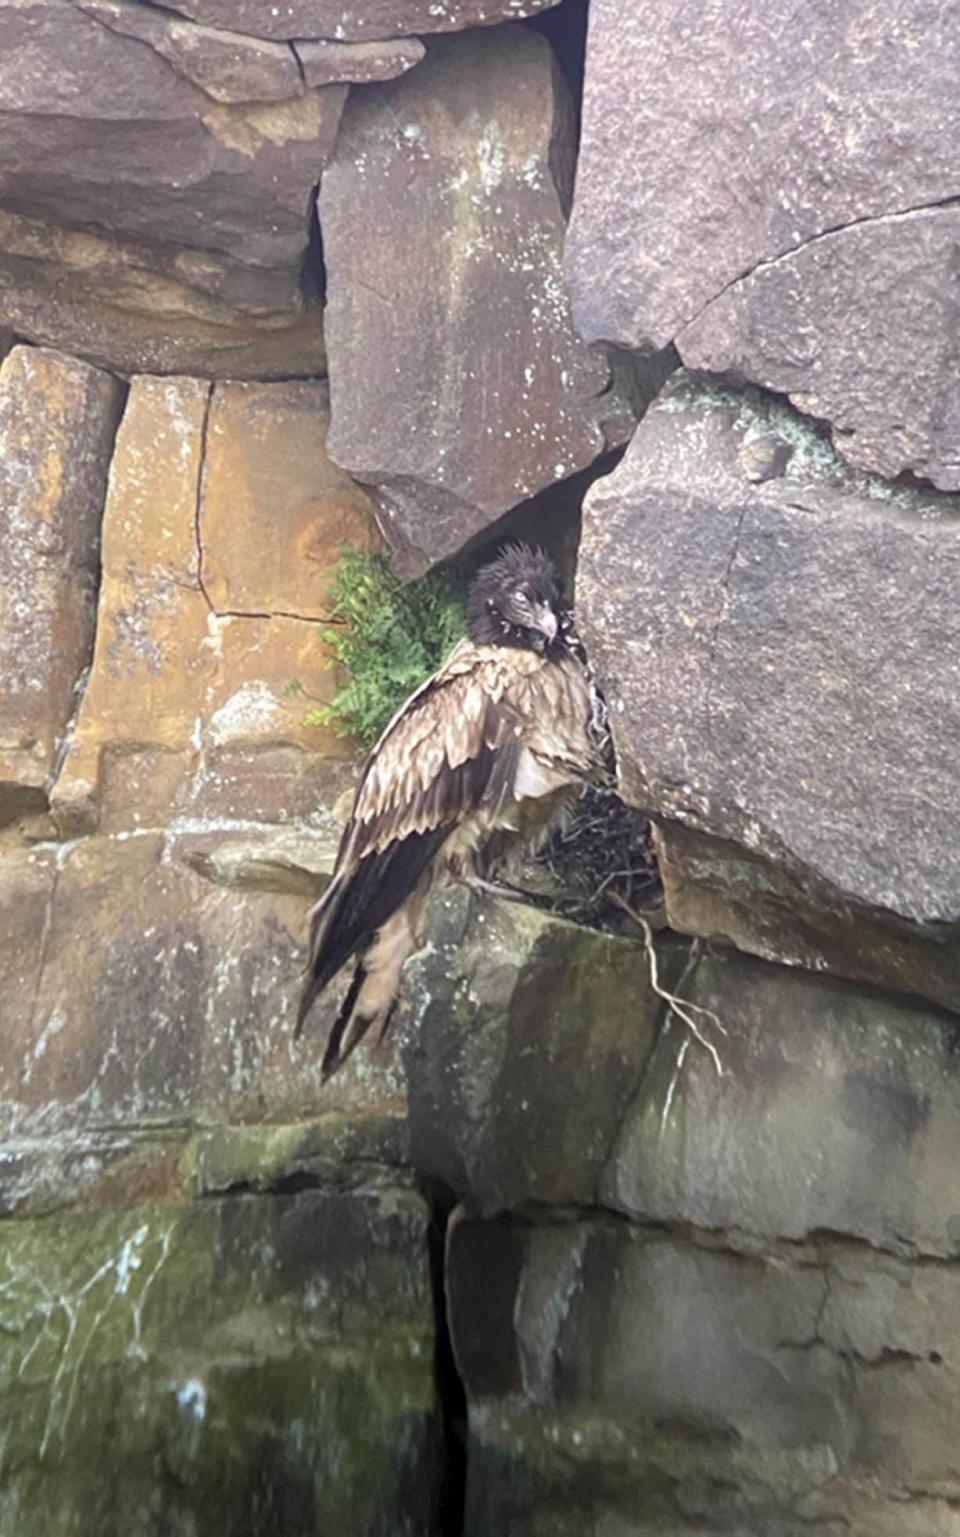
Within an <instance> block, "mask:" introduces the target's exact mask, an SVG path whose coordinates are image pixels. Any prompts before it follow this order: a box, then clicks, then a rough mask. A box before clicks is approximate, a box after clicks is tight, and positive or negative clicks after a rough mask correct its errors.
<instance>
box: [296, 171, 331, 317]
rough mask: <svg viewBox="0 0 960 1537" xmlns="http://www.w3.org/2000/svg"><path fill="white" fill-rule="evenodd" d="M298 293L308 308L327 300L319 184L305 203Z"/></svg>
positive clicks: (311, 190)
mask: <svg viewBox="0 0 960 1537" xmlns="http://www.w3.org/2000/svg"><path fill="white" fill-rule="evenodd" d="M300 292H301V294H302V296H303V302H304V304H306V305H307V306H308V307H309V308H313V307H316V306H321V305H323V304H324V303H325V302H326V298H327V265H326V262H325V260H324V255H323V232H322V230H321V228H320V183H319V182H317V183H316V185H315V186H314V187H312V188H311V189H310V197H309V200H308V203H307V245H306V250H305V251H304V253H303V260H302V262H301V263H300Z"/></svg>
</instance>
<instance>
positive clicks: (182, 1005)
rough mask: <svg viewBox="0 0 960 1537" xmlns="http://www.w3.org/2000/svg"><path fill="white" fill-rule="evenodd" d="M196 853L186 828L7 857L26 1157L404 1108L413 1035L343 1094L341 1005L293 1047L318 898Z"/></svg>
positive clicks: (7, 1075)
mask: <svg viewBox="0 0 960 1537" xmlns="http://www.w3.org/2000/svg"><path fill="white" fill-rule="evenodd" d="M227 836H228V837H229V829H227ZM181 854H182V850H181V848H180V846H179V843H178V838H177V835H176V833H173V834H171V835H170V836H169V837H164V836H163V835H162V834H143V835H141V836H130V835H124V834H118V835H117V836H115V837H107V836H98V837H95V838H83V839H79V840H77V841H76V842H74V843H70V844H65V845H56V846H53V847H51V846H49V845H48V846H42V845H41V846H39V847H38V848H35V849H34V850H33V851H32V852H30V853H27V852H19V853H9V854H7V855H6V856H4V858H3V860H0V900H2V906H3V924H4V928H3V932H4V934H5V935H6V936H7V944H8V945H9V946H10V955H9V959H8V960H7V961H6V962H5V968H6V969H7V970H8V975H7V977H6V981H7V984H8V986H7V991H6V993H5V995H4V996H3V999H2V1001H0V1016H2V1021H3V1030H2V1033H0V1133H2V1135H3V1136H4V1137H5V1138H7V1139H15V1142H16V1145H19V1147H20V1150H21V1152H22V1153H24V1154H26V1153H29V1152H30V1150H31V1147H32V1146H33V1144H34V1143H35V1142H36V1140H37V1139H44V1140H45V1141H46V1144H47V1149H48V1150H52V1149H53V1147H54V1145H55V1144H56V1145H57V1146H63V1145H65V1144H67V1143H69V1141H70V1139H71V1138H79V1139H82V1138H83V1137H85V1136H86V1135H87V1134H88V1133H89V1132H92V1131H97V1130H103V1129H105V1128H106V1129H110V1130H112V1131H114V1132H116V1133H119V1132H124V1131H125V1132H127V1133H129V1132H131V1131H140V1132H143V1131H144V1130H146V1131H149V1130H150V1129H151V1128H156V1127H158V1126H160V1127H166V1128H180V1129H181V1130H182V1129H184V1128H188V1127H190V1126H192V1125H194V1124H196V1122H197V1121H201V1122H203V1123H205V1124H210V1123H211V1122H214V1121H217V1120H220V1121H224V1120H260V1119H263V1118H264V1117H265V1116H269V1117H270V1118H271V1119H275V1120H286V1121H292V1120H296V1119H297V1118H299V1117H302V1116H305V1115H308V1114H311V1113H313V1112H315V1111H320V1110H325V1109H330V1108H333V1107H336V1108H337V1109H338V1110H340V1111H351V1110H352V1111H357V1110H366V1109H369V1108H370V1107H371V1106H375V1107H377V1108H378V1113H379V1112H380V1111H382V1109H383V1107H384V1106H385V1105H392V1106H393V1107H394V1109H398V1108H399V1109H402V1080H401V1075H400V1071H399V1065H398V1063H397V1061H396V1055H395V1054H396V1051H397V1050H398V1049H399V1041H398V1037H397V1036H396V1035H394V1036H391V1037H390V1038H389V1039H388V1041H387V1042H386V1043H385V1045H384V1048H383V1049H382V1050H381V1051H380V1052H379V1053H375V1054H373V1055H371V1054H369V1053H365V1054H363V1056H360V1054H357V1058H356V1059H355V1060H354V1061H353V1062H351V1064H350V1066H349V1068H348V1069H347V1070H345V1071H344V1073H343V1074H342V1075H341V1074H338V1076H337V1078H336V1080H335V1081H334V1082H332V1083H331V1084H329V1085H327V1086H326V1087H324V1086H323V1085H322V1084H321V1081H320V1059H321V1056H322V1052H323V1039H324V1032H325V1029H326V1027H327V1026H328V1025H329V1023H330V1022H331V1020H332V1017H333V1014H334V1013H335V1011H336V1005H337V999H336V998H335V997H333V996H331V997H330V998H328V999H327V1000H325V1003H324V1006H323V1008H322V1009H321V1010H320V1011H319V1016H318V1019H317V1021H316V1025H315V1026H311V1029H310V1031H309V1032H308V1034H307V1035H306V1036H305V1037H304V1039H303V1041H302V1042H300V1043H299V1044H295V1043H294V1041H293V1020H294V1015H295V1012H296V1002H297V998H298V996H299V992H300V987H301V982H302V970H303V962H304V946H305V942H306V912H307V903H308V899H306V898H305V897H304V896H303V895H301V894H299V893H296V894H289V893H284V892H277V891H275V890H272V889H270V888H269V887H268V888H267V889H256V888H253V887H248V888H246V889H245V890H243V891H239V890H237V889H235V888H232V887H228V886H224V885H221V884H217V883H212V882H210V881H208V880H206V879H204V877H203V876H202V875H201V874H200V873H198V872H197V870H196V869H195V868H192V867H191V865H190V864H189V863H188V862H187V861H186V860H185V859H183V858H182V857H180V856H181Z"/></svg>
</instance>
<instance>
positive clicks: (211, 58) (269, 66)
mask: <svg viewBox="0 0 960 1537" xmlns="http://www.w3.org/2000/svg"><path fill="white" fill-rule="evenodd" d="M75 3H77V4H78V5H79V8H80V10H82V11H84V12H85V13H86V14H87V15H88V16H92V17H93V18H94V20H95V21H98V22H100V23H101V25H102V26H105V27H109V28H110V30H111V32H116V33H118V34H119V35H120V36H123V37H134V38H136V39H137V41H138V42H141V43H146V44H147V45H148V46H149V47H151V48H152V49H153V50H154V52H155V53H158V54H159V55H160V57H161V58H162V59H165V60H166V62H167V63H168V64H170V65H172V66H173V68H174V69H175V70H176V72H177V74H178V75H182V76H183V77H184V79H185V80H189V81H191V83H192V84H193V85H197V86H199V87H200V89H201V90H202V91H205V92H206V94H207V95H208V96H212V97H213V98H214V100H215V101H220V102H224V103H227V104H232V103H234V102H250V101H287V100H289V99H290V98H292V97H295V96H300V95H301V94H302V92H303V80H302V77H301V75H300V71H299V70H298V68H297V61H296V59H295V58H294V56H293V53H292V51H291V50H290V48H288V47H285V46H284V45H283V44H282V43H268V42H264V41H263V40H262V39H261V38H256V37H244V36H243V34H242V33H240V32H236V31H233V32H221V31H218V30H217V29H216V28H214V27H201V26H197V24H196V23H195V22H192V21H182V20H181V19H180V18H178V17H177V16H175V15H174V14H173V13H172V12H170V11H164V10H153V9H151V8H149V7H148V6H145V5H142V4H140V3H139V0H75ZM316 83H317V84H320V82H319V81H317V82H316ZM324 83H326V82H324Z"/></svg>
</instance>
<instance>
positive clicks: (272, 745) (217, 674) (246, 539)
mask: <svg viewBox="0 0 960 1537" xmlns="http://www.w3.org/2000/svg"><path fill="white" fill-rule="evenodd" d="M325 407H326V397H325V394H324V392H323V387H322V386H319V385H315V384H307V383H302V384H283V385H260V386H257V385H228V386H215V387H211V386H209V385H208V384H206V383H205V382H203V381H199V380H195V379H185V378H169V379H159V378H151V377H141V378H137V379H135V380H134V381H133V384H132V386H131V390H130V397H129V401H128V405H127V409H126V412H125V414H124V418H123V421H122V423H121V426H120V430H119V433H118V436H117V446H116V453H115V456H114V459H113V463H112V465H111V470H110V486H109V493H108V497H107V506H106V512H105V517H104V530H103V577H102V586H101V595H100V611H99V619H98V626H97V643H96V650H95V654H94V660H93V666H92V670H91V674H90V680H89V683H88V685H87V689H86V692H85V694H84V698H83V703H82V706H81V709H80V713H79V717H78V720H77V725H76V730H75V732H74V735H73V739H72V741H71V744H70V747H69V749H68V752H67V755H66V759H65V762H64V766H63V770H62V772H61V774H60V777H59V780H58V782H57V785H56V789H55V792H54V797H53V804H54V811H55V814H56V816H57V819H58V823H59V825H60V827H61V830H63V831H72V832H76V831H84V830H90V829H91V828H93V827H94V826H96V825H98V824H99V825H101V826H102V827H104V828H105V829H110V830H114V831H116V830H122V829H124V828H130V829H132V828H137V827H140V828H143V827H150V826H162V825H165V824H166V823H167V821H168V820H169V819H170V818H171V817H176V816H178V815H179V816H185V817H190V818H197V817H199V818H203V817H208V818H209V817H220V818H223V817H228V818H233V819H235V818H241V819H247V820H251V821H285V820H288V819H289V818H290V817H292V816H305V815H308V814H310V813H311V812H314V811H315V810H316V808H317V807H318V806H319V805H322V804H323V801H324V800H325V799H327V800H328V799H329V796H328V795H327V794H325V793H324V790H325V789H326V788H329V780H330V773H329V763H330V762H331V761H332V762H334V763H336V762H337V761H342V760H343V759H344V758H345V757H347V755H348V753H349V746H348V745H345V744H344V742H343V741H342V740H341V739H339V738H337V737H336V735H335V734H334V733H333V731H332V730H323V729H319V730H318V728H316V727H313V726H311V727H307V726H304V724H303V714H304V707H303V701H302V699H301V698H297V697H294V696H292V695H291V694H290V693H289V692H288V685H289V683H290V682H291V680H292V679H294V678H297V679H302V680H303V681H304V682H305V684H306V686H307V688H308V689H309V690H310V692H311V693H312V694H314V695H315V696H317V697H318V698H320V699H321V700H325V699H329V698H330V697H331V695H332V693H333V691H334V689H335V687H336V677H335V674H334V673H333V672H332V671H330V670H329V669H328V668H327V665H326V663H327V660H328V658H327V657H326V655H325V653H324V649H323V647H322V645H321V643H320V641H319V639H318V635H317V629H316V626H315V624H314V623H313V622H311V621H313V620H315V619H321V618H323V617H325V614H326V612H327V611H328V604H327V603H326V600H325V593H326V587H327V583H328V582H329V577H330V574H331V572H332V569H333V567H334V566H335V563H336V559H337V551H338V546H339V544H340V543H341V542H342V541H343V539H344V538H345V537H351V536H352V542H354V543H356V542H358V541H359V542H368V543H369V542H371V541H372V540H373V539H374V538H375V531H374V524H373V521H372V517H371V515H370V513H369V511H368V508H367V505H366V499H365V497H364V496H363V495H362V493H361V492H359V491H358V490H357V488H356V487H355V486H353V485H352V483H350V482H349V481H348V480H347V478H346V477H345V476H343V475H341V474H340V473H339V472H338V471H336V470H334V468H333V466H332V465H330V464H329V461H327V459H326V456H325V453H324V448H323V443H324V436H325V424H326V412H325ZM334 777H335V778H336V779H337V783H338V784H339V777H342V776H339V777H338V776H336V775H335V776H334Z"/></svg>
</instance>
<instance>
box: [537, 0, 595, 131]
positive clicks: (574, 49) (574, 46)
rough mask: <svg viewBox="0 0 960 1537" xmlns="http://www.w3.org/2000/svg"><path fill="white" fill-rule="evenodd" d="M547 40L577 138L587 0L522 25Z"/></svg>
mask: <svg viewBox="0 0 960 1537" xmlns="http://www.w3.org/2000/svg"><path fill="white" fill-rule="evenodd" d="M523 25H524V26H527V27H529V28H530V29H531V30H532V31H534V32H539V33H540V34H541V35H542V36H543V37H545V38H546V39H547V41H548V42H549V44H550V46H551V48H552V49H553V51H554V53H555V54H556V56H557V61H558V63H559V65H560V68H561V70H562V72H563V76H564V79H565V80H566V82H567V85H568V86H569V88H570V95H571V97H572V99H573V109H574V113H575V116H576V123H577V141H578V142H579V139H580V108H581V104H582V102H583V76H584V60H585V57H586V48H587V0H562V3H561V4H560V5H557V6H554V7H553V8H552V9H551V10H549V11H541V12H540V14H539V16H531V17H530V18H529V19H528V20H527V21H525V22H524V23H523Z"/></svg>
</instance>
